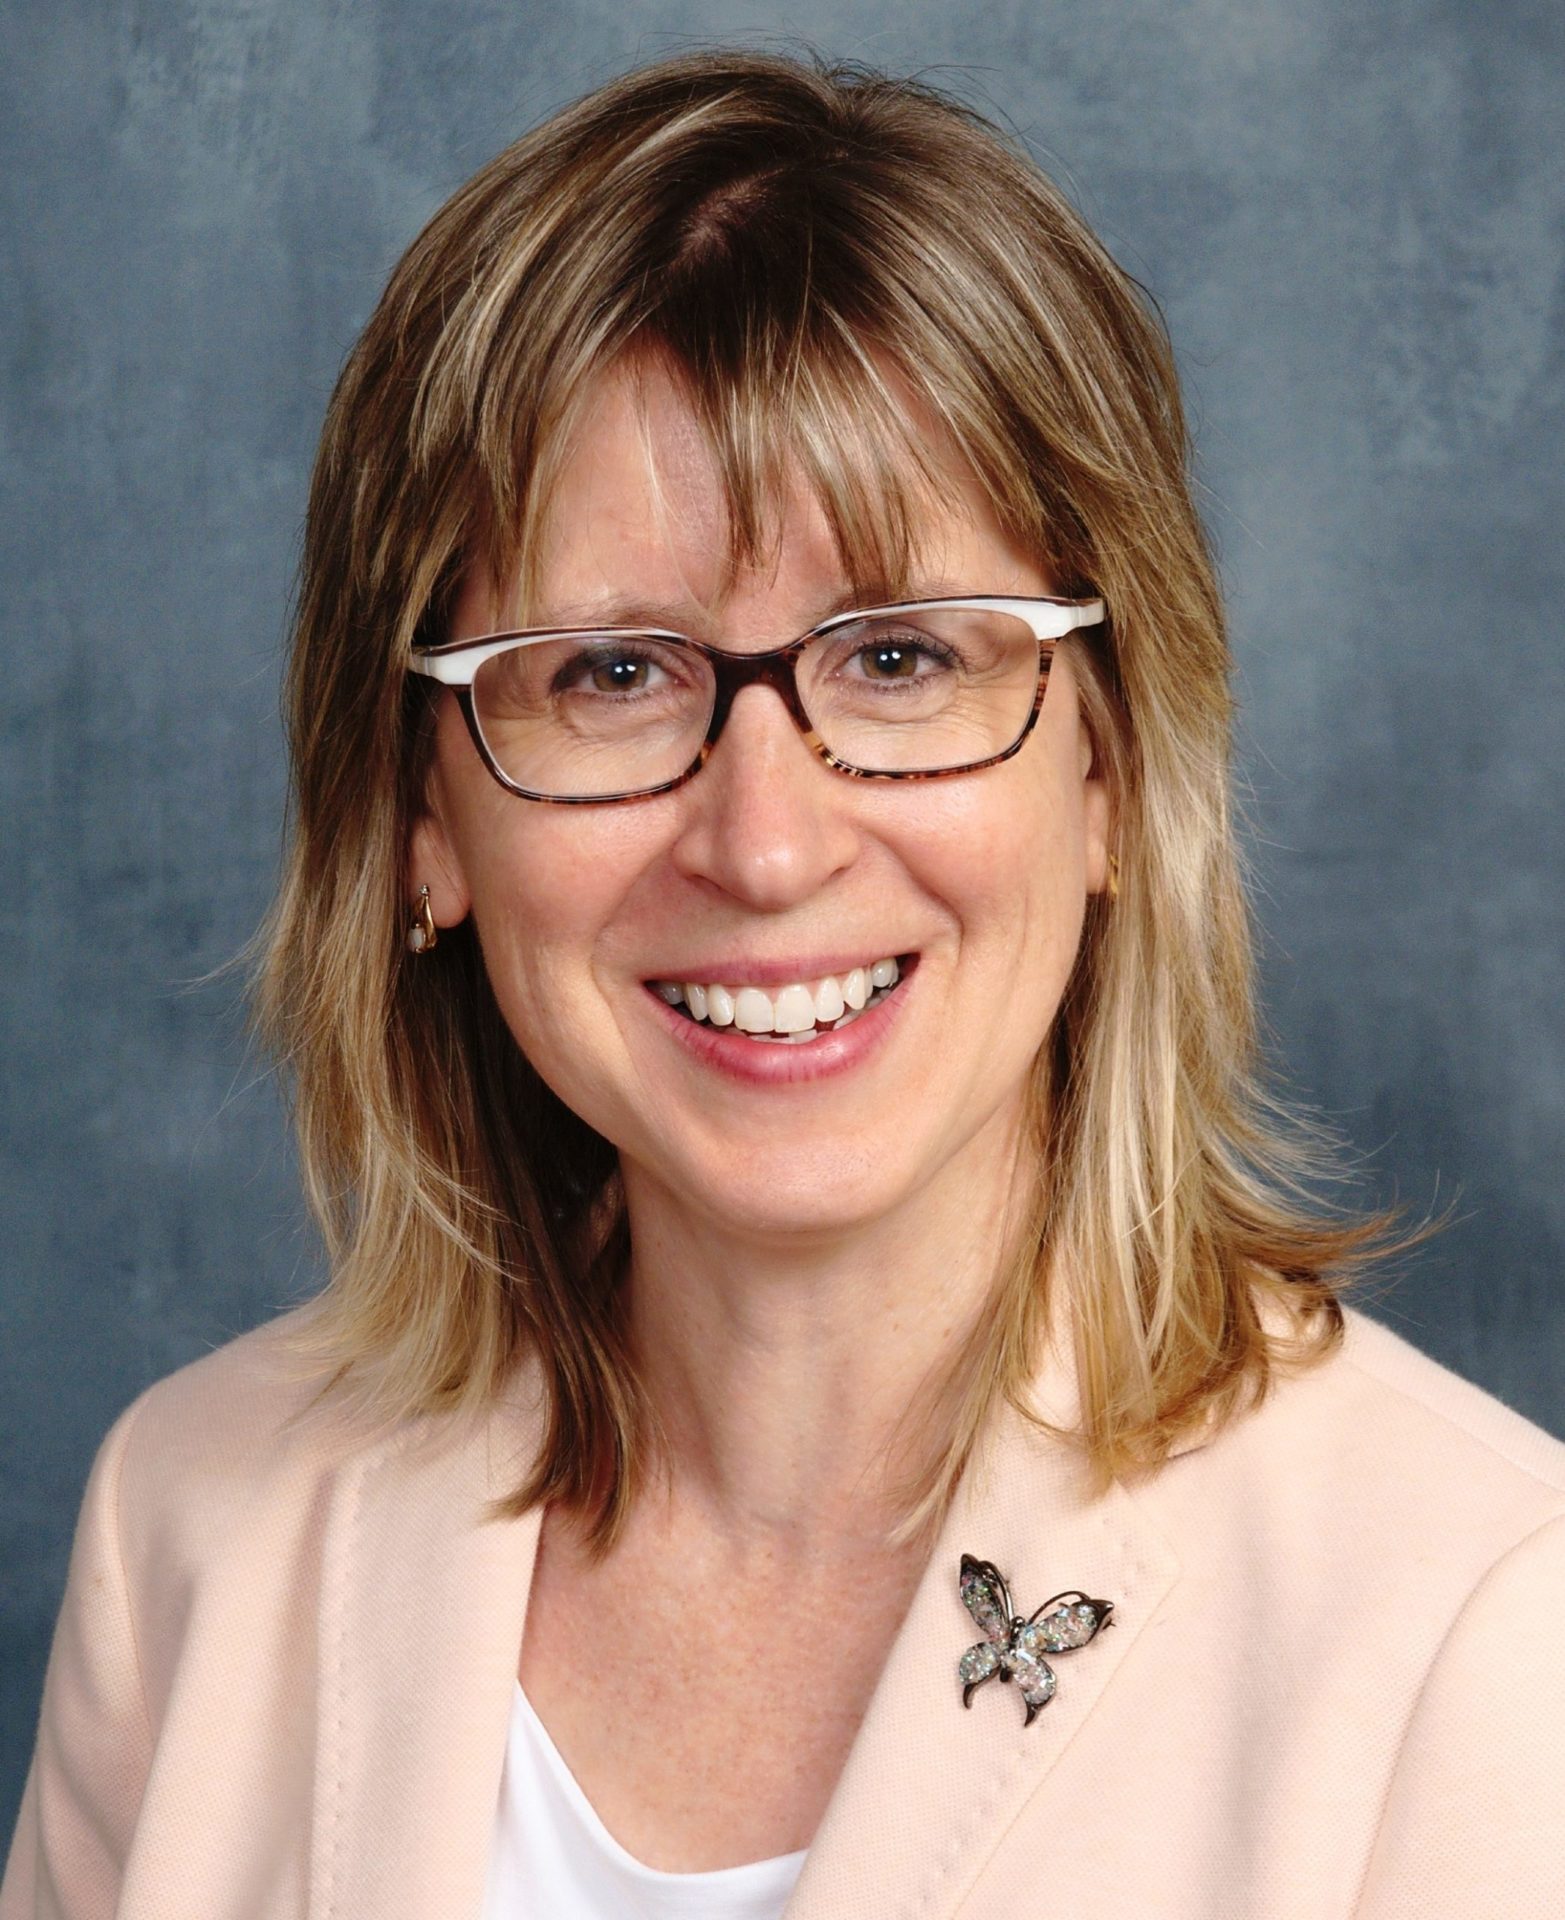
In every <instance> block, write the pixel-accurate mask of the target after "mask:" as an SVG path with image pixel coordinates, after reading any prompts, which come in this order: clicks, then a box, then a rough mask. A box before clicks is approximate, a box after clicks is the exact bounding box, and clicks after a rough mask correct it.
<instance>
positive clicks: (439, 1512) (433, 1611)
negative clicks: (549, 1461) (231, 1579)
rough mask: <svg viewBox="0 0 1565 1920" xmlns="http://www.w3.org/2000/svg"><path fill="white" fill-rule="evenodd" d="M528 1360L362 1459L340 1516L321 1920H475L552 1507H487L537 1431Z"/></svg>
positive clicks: (327, 1678)
mask: <svg viewBox="0 0 1565 1920" xmlns="http://www.w3.org/2000/svg"><path fill="white" fill-rule="evenodd" d="M536 1381H537V1376H536V1371H535V1370H533V1369H529V1368H526V1367H524V1368H522V1369H519V1371H518V1374H517V1375H516V1376H514V1381H513V1386H512V1388H511V1390H510V1391H508V1392H507V1394H506V1395H505V1396H503V1397H502V1399H501V1400H499V1401H497V1403H496V1404H495V1406H494V1408H493V1409H492V1410H491V1411H490V1413H489V1414H488V1415H487V1416H485V1417H483V1418H480V1419H478V1420H475V1421H474V1422H473V1423H471V1424H470V1425H468V1426H465V1427H460V1428H459V1427H456V1426H455V1425H453V1424H452V1423H450V1422H443V1421H438V1420H435V1421H425V1422H420V1423H417V1424H416V1425H415V1426H414V1427H413V1428H412V1429H411V1430H408V1431H405V1432H400V1433H397V1434H395V1435H393V1436H391V1437H389V1438H388V1439H385V1440H382V1441H379V1442H377V1443H375V1444H373V1445H372V1446H370V1447H369V1448H368V1449H367V1450H365V1451H364V1452H363V1453H361V1454H359V1455H358V1456H357V1457H356V1458H355V1459H353V1460H352V1461H350V1462H349V1464H348V1467H347V1469H346V1470H345V1472H344V1473H343V1475H342V1477H341V1479H340V1481H339V1483H338V1485H337V1488H336V1490H335V1493H334V1496H333V1510H332V1513H331V1516H330V1519H329V1521H328V1525H327V1534H326V1547H325V1564H324V1568H323V1578H322V1590H321V1617H320V1662H321V1667H320V1672H321V1685H320V1720H319V1726H318V1730H317V1738H318V1749H317V1775H316V1788H315V1828H314V1833H313V1835H312V1840H311V1862H310V1869H311V1871H310V1888H311V1898H310V1909H309V1911H310V1916H311V1920H360V1916H363V1920H370V1916H374V1920H429V1916H430V1915H432V1914H445V1915H451V1916H453V1917H454V1920H462V1917H464V1916H471V1920H478V1915H479V1913H480V1911H481V1908H482V1903H483V1890H484V1879H485V1874H486V1871H487V1867H488V1861H489V1854H490V1848H491V1844H492V1839H493V1833H494V1821H495V1811H496V1807H497V1805H498V1801H499V1792H500V1776H501V1770H502V1767H503V1765H504V1760H505V1748H506V1734H507V1729H508V1727H509V1724H510V1716H511V1706H512V1698H513V1690H514V1683H515V1678H516V1671H517V1663H518V1658H519V1655H520V1651H521V1642H522V1626H523V1620H524V1617H525V1613H526V1607H527V1593H528V1588H529V1586H530V1584H531V1581H532V1569H533V1558H534V1554H535V1552H536V1549H537V1544H538V1535H539V1531H540V1524H541V1514H540V1512H538V1511H536V1510H535V1511H534V1512H533V1513H530V1514H528V1515H527V1516H526V1517H525V1518H523V1519H521V1520H514V1521H491V1522H487V1523H486V1522H485V1521H484V1519H483V1508H484V1505H485V1503H486V1502H487V1501H488V1500H489V1499H491V1498H492V1497H494V1496H495V1495H497V1494H499V1493H501V1492H503V1491H505V1490H507V1489H508V1488H509V1487H511V1486H513V1485H514V1484H515V1482H516V1479H517V1478H518V1477H519V1476H520V1473H521V1472H522V1471H523V1470H524V1469H525V1467H526V1465H527V1463H528V1459H529V1457H530V1451H531V1447H532V1445H533V1444H535V1440H536V1434H537V1431H538V1421H537V1414H536V1391H537V1386H536Z"/></svg>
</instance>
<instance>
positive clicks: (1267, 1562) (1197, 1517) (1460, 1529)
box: [1144, 1309, 1565, 1620]
mask: <svg viewBox="0 0 1565 1920" xmlns="http://www.w3.org/2000/svg"><path fill="white" fill-rule="evenodd" d="M1144 1498H1146V1499H1147V1500H1148V1501H1149V1502H1150V1503H1151V1505H1152V1506H1153V1507H1155V1508H1157V1509H1158V1510H1159V1511H1160V1512H1161V1514H1162V1516H1163V1518H1164V1521H1165V1524H1166V1526H1167V1527H1168V1529H1169V1532H1170V1536H1171V1538H1174V1539H1177V1540H1178V1541H1179V1542H1180V1543H1181V1544H1180V1551H1181V1554H1182V1556H1183V1557H1185V1558H1187V1559H1190V1560H1193V1561H1196V1562H1206V1561H1208V1558H1209V1557H1210V1560H1211V1561H1214V1562H1215V1561H1220V1562H1221V1564H1222V1565H1223V1566H1224V1567H1226V1568H1227V1569H1228V1570H1229V1571H1230V1572H1231V1573H1232V1574H1233V1575H1234V1577H1236V1578H1239V1579H1241V1580H1244V1581H1248V1582H1251V1583H1257V1582H1258V1583H1261V1584H1263V1585H1264V1586H1265V1587H1266V1588H1267V1590H1268V1591H1272V1592H1281V1591H1284V1590H1286V1591H1287V1592H1288V1593H1290V1594H1292V1595H1293V1596H1295V1597H1296V1598H1298V1599H1299V1601H1300V1603H1301V1605H1307V1606H1311V1607H1319V1606H1321V1605H1326V1604H1328V1602H1329V1601H1330V1596H1331V1595H1333V1594H1336V1595H1338V1596H1339V1599H1340V1596H1341V1595H1342V1594H1343V1593H1345V1592H1347V1591H1354V1592H1358V1593H1361V1594H1367V1593H1369V1592H1371V1591H1373V1592H1375V1593H1377V1594H1379V1595H1380V1596H1382V1597H1383V1598H1384V1599H1385V1600H1386V1601H1387V1602H1388V1603H1390V1604H1392V1605H1394V1606H1396V1607H1398V1608H1401V1609H1404V1610H1406V1609H1416V1610H1418V1611H1420V1612H1428V1613H1429V1614H1430V1616H1431V1619H1432V1620H1433V1619H1435V1618H1438V1617H1446V1618H1449V1616H1450V1614H1451V1612H1452V1610H1453V1609H1455V1608H1458V1607H1460V1606H1461V1605H1462V1604H1463V1602H1464V1600H1465V1598H1466V1597H1467V1596H1468V1595H1469V1594H1471V1593H1472V1592H1473V1591H1474V1589H1475V1588H1476V1587H1477V1586H1478V1584H1479V1583H1480V1582H1482V1581H1483V1580H1484V1579H1485V1577H1486V1576H1487V1574H1488V1573H1489V1571H1490V1569H1491V1568H1494V1567H1495V1566H1497V1564H1498V1563H1499V1562H1500V1561H1502V1560H1503V1559H1505V1558H1506V1556H1507V1555H1509V1554H1510V1553H1511V1552H1512V1550H1513V1549H1516V1548H1518V1547H1520V1546H1521V1545H1522V1544H1523V1543H1524V1542H1528V1541H1529V1540H1532V1539H1533V1536H1535V1535H1536V1536H1537V1537H1538V1538H1537V1543H1536V1545H1535V1546H1534V1547H1533V1548H1532V1549H1530V1550H1529V1552H1528V1553H1527V1554H1525V1555H1524V1556H1523V1557H1524V1559H1527V1560H1529V1561H1531V1560H1532V1559H1534V1558H1535V1557H1536V1554H1537V1553H1538V1552H1543V1553H1545V1555H1547V1554H1550V1553H1552V1554H1553V1555H1555V1556H1556V1559H1557V1557H1558V1555H1559V1553H1560V1550H1561V1546H1562V1545H1565V1444H1562V1443H1561V1442H1560V1441H1559V1440H1557V1439H1555V1438H1554V1437H1553V1436H1552V1435H1550V1434H1548V1433H1546V1432H1544V1430H1543V1429H1542V1428H1541V1427H1538V1426H1535V1425H1534V1424H1533V1423H1532V1422H1531V1421H1529V1420H1527V1419H1525V1418H1524V1417H1523V1416H1522V1415H1521V1414H1519V1413H1516V1412H1515V1411H1513V1410H1512V1409H1511V1408H1509V1407H1507V1406H1505V1405H1504V1404H1503V1403H1502V1402H1501V1401H1500V1400H1498V1399H1496V1398H1495V1397H1494V1396H1493V1395H1492V1394H1489V1393H1486V1392H1485V1391H1484V1390H1483V1389H1482V1388H1481V1387H1478V1386H1475V1385H1474V1384H1473V1383H1472V1382H1471V1381H1468V1380H1464V1379H1463V1378H1462V1377H1461V1376H1460V1375H1458V1374H1456V1373H1454V1372H1452V1371H1451V1370H1450V1369H1449V1368H1447V1367H1444V1366H1442V1365H1441V1364H1440V1363H1439V1362H1438V1361H1436V1360H1433V1359H1431V1358H1430V1357H1429V1356H1428V1355H1427V1354H1424V1353H1421V1352H1420V1351H1419V1350H1418V1348H1417V1347H1415V1346H1414V1345H1412V1343H1411V1342H1409V1341H1407V1340H1405V1339H1403V1338H1402V1337H1401V1336H1400V1335H1399V1334H1397V1333H1394V1332H1393V1331H1392V1330H1391V1329H1390V1328H1389V1327H1387V1326H1384V1325H1382V1324H1381V1323H1380V1322H1378V1321H1375V1320H1372V1319H1370V1318H1369V1317H1368V1316H1367V1315H1365V1314H1364V1313H1362V1312H1360V1311H1357V1310H1354V1309H1349V1310H1348V1312H1347V1315H1346V1329H1345V1337H1344V1339H1343V1341H1342V1343H1341V1344H1340V1345H1339V1346H1338V1347H1337V1348H1336V1349H1335V1350H1334V1351H1333V1352H1332V1353H1330V1354H1329V1355H1328V1356H1327V1357H1326V1358H1325V1359H1323V1360H1321V1361H1319V1362H1317V1363H1316V1364H1315V1365H1313V1366H1310V1367H1308V1368H1306V1369H1303V1370H1301V1371H1296V1372H1295V1371H1287V1370H1284V1369H1281V1368H1280V1369H1279V1370H1278V1372H1277V1375H1276V1377H1275V1378H1274V1379H1273V1381H1272V1384H1271V1386H1270V1388H1269V1390H1268V1392H1267V1394H1266V1396H1265V1398H1264V1399H1263V1400H1262V1402H1261V1403H1260V1405H1259V1406H1257V1407H1255V1408H1253V1409H1252V1410H1251V1411H1249V1412H1248V1413H1246V1414H1243V1415H1241V1416H1239V1417H1237V1418H1235V1419H1234V1420H1232V1421H1231V1422H1230V1423H1229V1424H1228V1425H1227V1426H1225V1427H1223V1428H1221V1429H1220V1430H1218V1431H1216V1432H1214V1433H1213V1434H1212V1435H1211V1436H1210V1437H1209V1438H1207V1439H1206V1440H1205V1442H1204V1443H1202V1444H1199V1445H1197V1446H1196V1447H1195V1448H1194V1449H1192V1450H1191V1451H1190V1452H1188V1453H1184V1454H1182V1455H1180V1456H1178V1457H1177V1458H1174V1459H1172V1460H1171V1461H1169V1462H1168V1464H1167V1465H1166V1466H1165V1467H1164V1468H1163V1469H1162V1471H1161V1472H1160V1473H1159V1474H1158V1475H1156V1476H1155V1479H1154V1481H1153V1482H1152V1483H1151V1484H1150V1485H1148V1486H1147V1487H1146V1489H1145V1492H1144Z"/></svg>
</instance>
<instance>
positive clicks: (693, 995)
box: [652, 960, 897, 1033]
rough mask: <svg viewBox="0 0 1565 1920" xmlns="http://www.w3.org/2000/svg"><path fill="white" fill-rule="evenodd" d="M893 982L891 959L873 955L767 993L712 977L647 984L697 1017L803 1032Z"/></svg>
mask: <svg viewBox="0 0 1565 1920" xmlns="http://www.w3.org/2000/svg"><path fill="white" fill-rule="evenodd" d="M896 983H897V963H896V961H895V960H876V961H875V962H874V963H873V964H872V965H870V966H867V967H854V968H853V969H852V971H851V972H849V973H843V974H834V973H828V974H827V975H825V977H824V978H823V979H820V980H813V981H810V982H808V983H806V982H804V981H802V980H801V981H798V982H796V983H795V984H794V985H792V986H787V987H779V988H778V989H777V991H776V992H775V993H768V992H767V991H766V990H765V989H764V988H761V987H733V986H723V985H721V984H720V983H719V982H717V981H715V980H714V981H710V982H707V983H705V984H702V983H701V982H699V981H695V980H682V981H681V980H654V981H653V982H652V990H653V992H654V993H656V994H658V995H659V996H660V997H661V998H662V999H664V1000H666V1001H667V1002H668V1004H669V1005H670V1006H671V1007H677V1006H678V1005H679V1004H680V1003H681V1001H682V1002H683V1003H684V1005H685V1006H686V1007H687V1008H688V1009H689V1011H690V1013H691V1015H692V1016H693V1017H694V1018H695V1019H697V1020H708V1021H710V1022H711V1024H712V1025H713V1026H714V1027H730V1026H732V1027H737V1028H738V1029H739V1031H740V1032H741V1033H807V1032H808V1031H809V1029H810V1028H811V1027H814V1026H817V1025H819V1026H823V1027H829V1026H831V1025H832V1024H833V1023H834V1022H836V1021H838V1020H841V1019H842V1018H843V1017H844V1015H846V1014H847V1013H849V1012H853V1013H857V1012H858V1011H859V1010H860V1009H861V1008H862V1007H863V1006H864V1004H865V1002H866V1001H867V1000H868V999H869V997H870V995H871V994H872V993H873V992H875V991H876V990H877V989H878V988H881V987H894V986H895V985H896Z"/></svg>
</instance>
